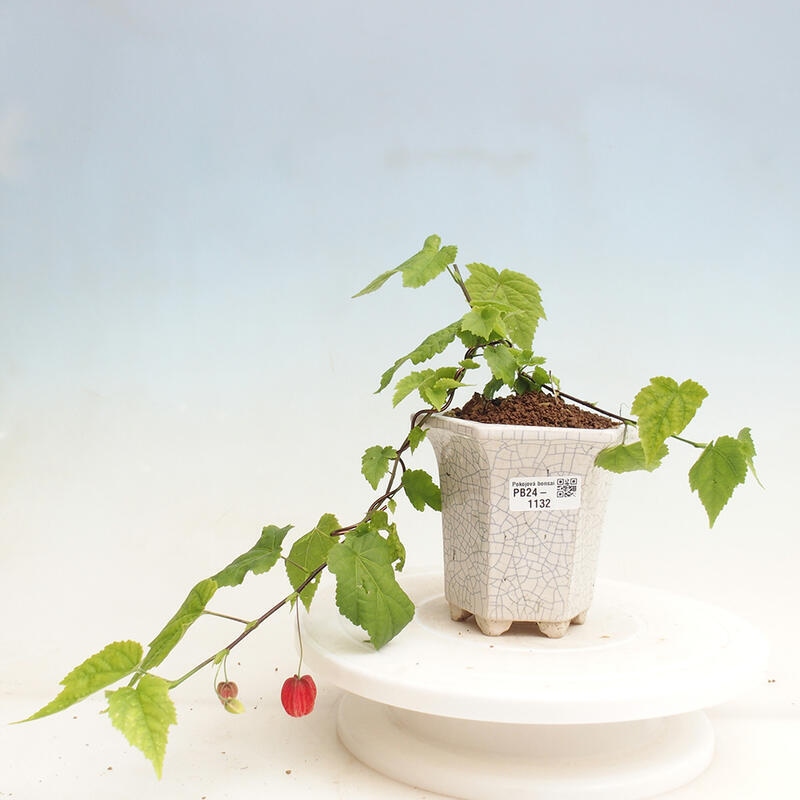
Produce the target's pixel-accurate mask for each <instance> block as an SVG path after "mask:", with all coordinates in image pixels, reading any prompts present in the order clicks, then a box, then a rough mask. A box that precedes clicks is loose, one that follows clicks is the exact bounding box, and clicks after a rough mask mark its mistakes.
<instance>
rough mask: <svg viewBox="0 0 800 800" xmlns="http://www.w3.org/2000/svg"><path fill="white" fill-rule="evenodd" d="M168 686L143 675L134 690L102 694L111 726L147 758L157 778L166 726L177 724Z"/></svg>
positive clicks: (165, 743) (124, 689)
mask: <svg viewBox="0 0 800 800" xmlns="http://www.w3.org/2000/svg"><path fill="white" fill-rule="evenodd" d="M168 688H169V684H168V683H167V681H165V680H163V679H162V678H157V677H156V676H155V675H143V676H142V679H141V680H140V681H139V683H137V684H136V686H135V687H131V686H123V687H122V688H121V689H117V690H116V691H113V692H106V698H107V699H108V715H109V717H110V718H111V724H112V725H113V726H114V727H115V728H116V729H117V730H119V731H122V733H123V734H124V736H125V738H126V739H127V740H128V742H129V743H130V744H131V745H133V747H136V748H138V749H139V750H141V751H142V753H144V755H145V757H146V758H148V759H149V760H150V761H151V762H152V764H153V768H154V769H155V771H156V775H157V776H158V777H159V778H160V777H161V770H162V767H163V765H164V754H165V753H166V750H167V736H168V732H169V726H170V725H175V724H176V723H177V722H178V718H177V715H176V713H175V705H174V704H173V702H172V700H170V697H169V694H168V691H167V690H168Z"/></svg>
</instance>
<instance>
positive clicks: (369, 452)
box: [361, 444, 397, 489]
mask: <svg viewBox="0 0 800 800" xmlns="http://www.w3.org/2000/svg"><path fill="white" fill-rule="evenodd" d="M395 458H397V450H395V449H394V447H381V446H380V445H379V444H376V445H374V446H373V447H368V448H367V449H366V451H365V452H364V455H363V456H362V457H361V474H362V475H363V476H364V477H365V478H366V479H367V480H368V481H369V485H370V486H371V487H372V488H373V489H377V488H378V484H379V483H380V482H381V480H382V479H383V476H384V475H386V473H387V472H388V471H389V461H391V460H393V459H395Z"/></svg>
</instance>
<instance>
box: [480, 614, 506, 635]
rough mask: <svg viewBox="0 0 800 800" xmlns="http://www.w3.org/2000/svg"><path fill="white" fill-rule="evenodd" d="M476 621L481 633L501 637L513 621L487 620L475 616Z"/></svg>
mask: <svg viewBox="0 0 800 800" xmlns="http://www.w3.org/2000/svg"><path fill="white" fill-rule="evenodd" d="M475 621H476V622H477V623H478V627H479V628H480V629H481V633H483V634H485V635H486V636H500V634H503V633H505V632H506V631H507V630H508V629H509V628H510V627H511V622H512V620H510V619H486V617H479V616H478V615H477V614H476V615H475Z"/></svg>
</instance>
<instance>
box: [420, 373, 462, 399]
mask: <svg viewBox="0 0 800 800" xmlns="http://www.w3.org/2000/svg"><path fill="white" fill-rule="evenodd" d="M448 371H449V372H452V371H453V370H448ZM437 372H439V370H437ZM463 385H464V384H463V383H461V381H458V380H456V379H455V378H451V377H449V376H445V377H441V378H440V377H436V378H435V379H434V380H432V381H426V382H425V383H424V384H423V385H422V386H420V387H419V393H420V396H421V397H422V399H423V400H424V401H425V402H426V403H430V404H431V405H432V406H433V407H434V408H435V409H440V408H441V407H442V406H443V405H444V404H445V402H447V396H448V394H449V393H450V392H451V390H453V389H458V388H459V387H460V386H463Z"/></svg>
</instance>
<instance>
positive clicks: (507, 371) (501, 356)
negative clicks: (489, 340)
mask: <svg viewBox="0 0 800 800" xmlns="http://www.w3.org/2000/svg"><path fill="white" fill-rule="evenodd" d="M483 355H484V357H485V358H486V363H487V364H488V365H489V369H490V370H491V371H492V375H494V377H495V378H497V379H498V380H500V381H502V382H503V383H504V384H505V385H506V386H513V385H514V381H515V380H516V377H517V361H516V359H515V358H514V354H513V353H512V352H511V348H510V347H506V346H505V345H502V344H499V345H495V346H493V347H486V348H485V349H484V351H483Z"/></svg>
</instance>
